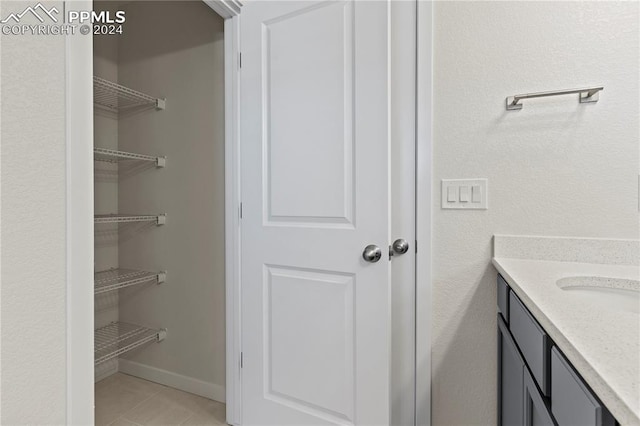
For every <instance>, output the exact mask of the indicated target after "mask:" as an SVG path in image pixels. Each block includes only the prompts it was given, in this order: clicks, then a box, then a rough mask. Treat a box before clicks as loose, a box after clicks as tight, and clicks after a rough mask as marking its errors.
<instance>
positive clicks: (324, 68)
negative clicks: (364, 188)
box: [262, 3, 354, 226]
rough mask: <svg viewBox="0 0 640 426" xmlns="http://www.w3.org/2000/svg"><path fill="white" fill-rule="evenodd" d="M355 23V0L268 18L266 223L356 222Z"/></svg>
mask: <svg viewBox="0 0 640 426" xmlns="http://www.w3.org/2000/svg"><path fill="white" fill-rule="evenodd" d="M353 24H354V22H353V4H352V3H333V4H329V5H326V4H322V3H321V4H319V5H316V6H314V7H307V8H303V9H301V10H296V11H294V12H292V13H289V14H286V15H284V16H279V17H277V18H275V19H271V20H269V21H267V22H265V23H263V28H262V31H263V46H264V47H263V48H264V51H263V54H262V59H263V64H262V67H263V78H264V79H265V83H264V87H263V90H264V93H263V96H262V99H263V101H264V114H265V121H266V123H265V124H266V126H267V128H266V129H265V131H264V136H265V137H266V138H267V141H266V149H267V152H266V160H267V164H266V167H265V172H266V176H265V182H266V184H267V185H268V188H267V190H266V191H265V194H266V197H267V199H266V200H265V204H266V205H267V206H268V214H267V221H268V222H284V223H286V224H295V223H302V224H304V223H315V224H318V225H320V226H326V225H328V224H348V225H351V226H353V206H354V199H353V172H354V170H353V168H354V167H353V145H354V135H353V94H354V93H353V60H354V57H353ZM301 41H304V43H303V44H302V43H301ZM327 171H330V173H327Z"/></svg>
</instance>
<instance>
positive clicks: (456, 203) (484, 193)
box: [442, 178, 489, 210]
mask: <svg viewBox="0 0 640 426" xmlns="http://www.w3.org/2000/svg"><path fill="white" fill-rule="evenodd" d="M488 187H489V185H488V180H487V179H484V178H479V179H442V208H443V209H467V210H487V209H488V208H489V202H488V200H489V197H488ZM451 194H460V196H459V197H451Z"/></svg>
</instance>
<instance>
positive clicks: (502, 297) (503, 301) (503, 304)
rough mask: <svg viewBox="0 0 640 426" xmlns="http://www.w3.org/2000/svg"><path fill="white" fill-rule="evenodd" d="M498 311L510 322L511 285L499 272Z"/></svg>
mask: <svg viewBox="0 0 640 426" xmlns="http://www.w3.org/2000/svg"><path fill="white" fill-rule="evenodd" d="M498 312H500V313H501V314H502V318H504V321H505V322H506V323H507V324H508V323H509V286H508V285H507V282H506V281H505V280H504V278H502V276H500V275H499V274H498Z"/></svg>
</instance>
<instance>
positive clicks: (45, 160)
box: [0, 1, 67, 425]
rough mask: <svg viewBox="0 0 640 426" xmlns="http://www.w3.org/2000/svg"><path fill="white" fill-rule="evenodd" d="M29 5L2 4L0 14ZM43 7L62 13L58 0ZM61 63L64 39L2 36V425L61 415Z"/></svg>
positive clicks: (60, 419)
mask: <svg viewBox="0 0 640 426" xmlns="http://www.w3.org/2000/svg"><path fill="white" fill-rule="evenodd" d="M29 5H33V3H30V2H29V3H27V2H17V1H16V2H14V1H12V2H2V3H1V6H0V15H1V16H5V15H6V14H8V13H10V12H21V11H22V10H24V9H25V8H26V7H27V6H29ZM48 5H49V6H52V5H55V6H56V7H57V8H59V9H60V10H62V2H50V3H49V4H48ZM26 19H27V18H25V21H23V23H31V24H37V23H38V22H37V21H36V20H35V19H33V21H35V22H31V21H26ZM64 61H65V57H64V37H59V36H28V35H25V36H1V37H0V68H1V75H0V85H1V88H0V99H2V105H1V106H0V116H1V120H2V121H1V129H0V137H1V141H0V144H1V152H2V157H1V160H0V180H1V184H0V191H1V192H2V207H1V210H0V220H1V223H2V224H1V226H0V232H1V235H2V248H1V257H2V264H1V269H2V272H1V279H2V295H1V301H0V312H1V313H0V323H1V325H0V336H1V338H2V342H1V351H0V359H1V364H0V368H1V388H2V391H1V392H0V406H1V407H2V408H1V415H0V423H2V424H7V425H9V424H12V425H16V424H63V423H64V422H65V417H66V414H65V410H66V374H67V368H66V302H65V297H66V283H65V278H66V264H65V263H66V255H65V241H66V235H65V230H66V224H65V222H66V209H65V199H66V198H65V192H66V186H65V167H66V159H65V153H66V149H65V68H64V66H65V65H64V64H65V62H64ZM34 401H36V402H37V403H34Z"/></svg>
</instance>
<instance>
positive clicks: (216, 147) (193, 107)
mask: <svg viewBox="0 0 640 426" xmlns="http://www.w3.org/2000/svg"><path fill="white" fill-rule="evenodd" d="M124 8H125V10H126V13H127V25H128V26H127V29H126V32H125V35H124V36H122V37H121V38H120V40H119V42H120V44H119V52H118V58H119V70H118V72H119V81H120V83H121V84H124V85H126V86H129V87H133V88H136V89H138V90H141V91H143V92H146V93H150V94H154V96H160V97H166V98H167V108H166V110H164V111H145V112H141V113H139V114H131V115H124V116H121V117H120V122H119V132H118V143H119V147H120V149H121V150H125V151H132V152H141V153H152V154H154V153H155V154H158V155H166V156H167V167H166V168H164V169H159V170H156V169H154V168H150V169H145V170H135V171H131V172H128V171H126V170H125V171H122V170H121V173H120V184H119V193H118V201H119V208H120V211H122V212H131V213H147V212H152V213H155V212H158V213H160V212H164V213H167V224H166V225H164V226H162V227H159V228H154V227H152V228H143V229H140V228H132V227H123V228H121V229H122V230H121V233H120V251H119V261H120V265H121V266H122V267H137V268H149V269H152V270H157V269H166V270H167V271H168V272H167V276H168V279H167V282H166V283H165V284H162V285H160V286H159V287H155V288H146V289H138V288H137V289H131V290H129V291H124V292H121V294H120V319H121V320H122V321H128V322H134V323H139V324H143V325H150V326H154V327H165V328H167V329H168V337H167V339H166V340H165V341H163V342H162V343H161V344H159V345H152V346H150V347H148V348H145V349H144V350H142V351H139V352H137V353H136V354H134V355H132V356H131V357H128V358H129V359H131V360H133V361H136V362H139V363H142V364H145V365H147V366H151V367H155V368H159V369H162V370H167V371H170V372H172V373H176V374H179V375H182V376H187V377H190V378H196V379H198V380H201V381H204V382H207V383H210V384H214V385H217V386H218V387H224V385H225V320H224V319H225V291H224V284H225V283H224V277H225V274H224V259H225V256H224V63H223V60H224V43H223V35H224V32H223V20H222V19H221V18H220V17H219V16H218V15H216V14H215V13H214V12H213V11H211V10H210V9H209V8H208V7H207V6H206V5H205V4H204V3H202V2H180V3H176V2H137V3H129V4H127V5H125V6H124Z"/></svg>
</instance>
